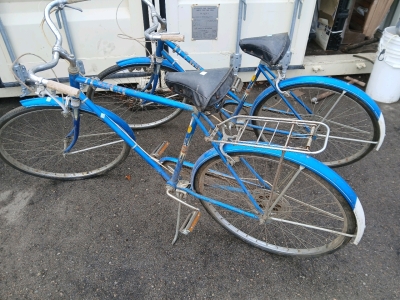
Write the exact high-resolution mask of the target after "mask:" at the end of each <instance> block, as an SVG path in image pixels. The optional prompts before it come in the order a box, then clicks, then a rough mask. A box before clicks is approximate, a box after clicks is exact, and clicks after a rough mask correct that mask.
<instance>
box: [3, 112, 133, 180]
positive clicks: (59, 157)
mask: <svg viewBox="0 0 400 300" xmlns="http://www.w3.org/2000/svg"><path fill="white" fill-rule="evenodd" d="M80 114H81V117H80V118H81V121H80V134H79V138H78V141H77V143H76V144H75V146H74V147H73V148H72V150H71V151H69V152H68V153H64V149H66V147H68V145H70V142H71V140H72V136H73V128H74V127H73V117H72V114H71V113H69V114H68V115H63V114H62V110H61V109H60V108H59V107H32V108H25V107H18V108H16V109H14V110H12V111H10V112H8V113H7V114H6V115H4V116H3V117H2V118H1V119H0V158H2V159H3V160H4V161H6V162H7V163H8V164H9V165H11V166H12V167H14V168H16V169H18V170H20V171H22V172H25V173H28V174H31V175H34V176H39V177H44V178H50V179H60V180H73V179H84V178H89V177H94V176H97V175H100V174H103V173H105V172H107V171H109V170H111V169H112V168H115V167H116V166H117V165H118V164H119V163H121V162H122V161H124V160H125V158H126V157H127V156H128V154H129V150H130V149H129V146H128V145H127V144H126V143H125V142H123V141H122V140H121V138H120V137H119V136H117V135H116V134H115V133H114V132H113V131H112V130H111V129H110V128H109V127H108V126H107V125H106V124H105V123H103V122H102V121H101V120H100V119H99V118H98V117H97V116H95V115H93V114H91V113H88V112H85V111H80Z"/></svg>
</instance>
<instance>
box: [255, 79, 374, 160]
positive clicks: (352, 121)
mask: <svg viewBox="0 0 400 300" xmlns="http://www.w3.org/2000/svg"><path fill="white" fill-rule="evenodd" d="M282 91H283V92H287V93H288V95H287V96H285V97H286V99H287V100H288V101H289V103H290V105H292V107H293V108H294V110H295V111H296V112H297V113H298V114H299V115H300V117H301V118H302V119H304V120H310V121H319V122H323V123H325V124H327V125H328V126H329V128H330V130H331V131H330V138H329V141H328V145H327V148H326V150H325V151H324V152H322V153H320V154H317V155H315V156H314V157H315V158H316V159H318V160H319V161H321V162H323V163H325V164H326V165H328V166H330V167H339V166H345V165H348V164H351V163H353V162H356V161H357V160H359V159H361V158H363V157H364V156H365V155H367V154H368V153H369V152H370V151H371V150H372V149H373V148H374V147H375V145H376V144H377V142H378V140H379V136H380V131H379V123H378V120H377V119H376V118H375V117H374V115H373V112H372V111H371V110H370V109H369V108H368V107H367V106H366V105H365V103H364V101H362V99H359V98H358V97H357V96H355V95H353V94H350V93H345V94H342V93H343V90H340V89H339V88H333V87H331V86H328V85H326V84H323V83H322V84H321V83H304V84H296V85H291V86H288V87H285V88H283V89H282ZM296 97H297V98H298V99H299V100H300V101H302V102H303V103H304V104H305V105H307V107H308V108H309V109H311V110H312V112H311V113H309V112H307V111H306V109H305V108H304V107H303V106H302V105H301V104H300V103H299V102H298V101H296V99H295V98H296ZM316 99H317V101H315V100H316ZM253 115H254V116H263V117H275V118H296V116H295V115H294V114H293V112H292V111H291V110H290V109H289V107H288V106H287V105H286V103H285V102H284V100H283V99H282V98H281V97H280V96H279V94H278V93H277V92H273V93H271V94H269V95H267V96H266V97H265V98H264V99H262V101H260V102H258V104H257V106H256V107H255V108H254V112H253ZM253 124H255V125H259V124H258V123H257V122H256V121H254V122H253ZM255 132H256V134H257V135H259V134H260V130H259V129H255ZM270 138H271V136H270V135H268V134H263V135H262V139H263V140H264V141H269V139H270ZM323 142H324V138H319V137H318V132H317V136H316V139H315V140H314V141H313V144H312V147H313V148H314V149H321V143H323ZM313 148H312V149H311V150H313Z"/></svg>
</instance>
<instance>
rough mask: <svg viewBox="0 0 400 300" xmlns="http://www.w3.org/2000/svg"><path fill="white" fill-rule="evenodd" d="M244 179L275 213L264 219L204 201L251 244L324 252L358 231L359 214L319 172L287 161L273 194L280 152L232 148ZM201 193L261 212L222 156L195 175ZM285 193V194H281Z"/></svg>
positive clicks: (315, 253)
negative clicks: (250, 152) (275, 154)
mask: <svg viewBox="0 0 400 300" xmlns="http://www.w3.org/2000/svg"><path fill="white" fill-rule="evenodd" d="M229 155H230V156H231V157H232V158H233V159H234V160H235V162H236V163H235V164H234V166H233V168H234V170H235V172H236V173H237V174H238V176H239V177H240V179H241V181H242V183H243V184H244V185H245V186H246V188H247V189H248V191H249V192H250V193H251V195H252V196H253V198H254V199H255V201H256V202H257V204H258V205H259V206H260V208H261V209H262V210H263V211H264V214H265V212H267V211H268V210H269V209H270V207H271V205H272V204H273V202H275V201H276V199H278V198H279V197H280V200H279V201H278V202H277V204H276V205H275V206H274V207H273V208H272V212H271V214H270V215H269V216H268V217H267V218H266V219H265V220H263V221H262V222H260V219H261V218H262V215H261V214H259V219H253V218H250V217H248V216H245V215H243V214H239V213H236V212H233V211H232V210H228V209H226V208H224V207H221V206H218V205H215V204H211V203H210V202H206V201H202V204H203V206H204V207H205V209H206V210H207V212H208V213H210V214H211V216H212V217H213V218H214V219H215V220H216V221H217V222H218V223H219V224H220V225H221V226H222V227H224V228H225V229H226V230H228V231H229V232H230V233H232V234H233V235H235V236H236V237H238V238H240V239H242V240H243V241H245V242H246V243H248V244H250V245H253V246H255V247H258V248H260V249H262V250H265V251H268V252H272V253H275V254H281V255H289V256H304V257H306V256H319V255H322V254H327V253H331V252H333V251H336V250H338V249H339V248H340V247H342V246H343V245H345V244H347V243H348V242H349V241H350V239H351V237H349V236H346V234H350V235H352V234H354V233H355V230H356V219H355V215H354V213H353V211H352V209H351V207H350V205H349V204H348V202H347V201H346V200H345V199H344V197H343V196H342V195H341V194H340V193H339V191H338V190H337V189H336V188H335V187H334V186H332V185H331V184H330V183H329V182H327V181H326V180H324V179H323V178H321V177H320V176H319V175H318V174H316V173H314V172H312V171H310V170H307V169H302V168H301V167H300V166H299V165H297V164H295V163H292V162H289V161H287V160H284V161H283V162H282V165H281V170H280V172H281V173H280V176H279V180H278V182H277V185H275V187H274V192H273V193H272V194H273V196H271V187H272V184H273V182H274V176H275V174H276V172H277V169H278V166H279V157H275V156H271V155H264V154H263V155H261V154H249V153H245V152H240V153H239V152H237V153H229ZM194 189H195V190H196V192H198V193H200V194H202V195H204V196H206V197H209V198H211V199H214V200H217V201H220V202H223V203H225V204H228V205H232V206H235V207H237V208H239V209H242V210H244V211H247V212H251V213H257V212H256V210H255V208H254V206H253V204H252V203H251V202H250V200H249V198H248V197H247V196H246V195H245V194H244V192H243V189H242V188H241V187H240V186H239V184H238V183H237V181H236V180H235V179H233V177H232V175H231V173H230V171H229V170H228V169H227V167H226V165H225V164H224V163H223V162H222V161H221V158H220V157H215V158H212V159H209V160H207V161H206V162H205V163H203V165H201V166H200V167H199V168H198V171H197V172H196V174H195V177H194ZM281 194H282V195H281Z"/></svg>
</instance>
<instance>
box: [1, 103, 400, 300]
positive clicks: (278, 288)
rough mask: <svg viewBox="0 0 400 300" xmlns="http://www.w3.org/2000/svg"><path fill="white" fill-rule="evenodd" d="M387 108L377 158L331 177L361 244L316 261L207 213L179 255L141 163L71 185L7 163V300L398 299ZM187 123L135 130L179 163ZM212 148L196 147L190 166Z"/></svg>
mask: <svg viewBox="0 0 400 300" xmlns="http://www.w3.org/2000/svg"><path fill="white" fill-rule="evenodd" d="M14 106H18V99H1V101H0V115H2V114H4V113H5V112H6V111H8V110H9V109H11V108H12V107H14ZM380 106H381V108H382V110H383V113H384V116H385V119H386V125H387V136H386V140H385V142H384V144H383V146H382V148H381V150H380V151H379V152H376V151H374V152H372V153H371V154H370V155H368V156H367V157H366V158H364V159H363V160H362V161H359V162H357V163H355V164H353V165H351V166H347V167H343V168H340V169H336V171H338V172H339V173H340V174H341V175H342V176H343V177H344V178H345V179H346V180H347V181H348V182H349V183H350V185H351V186H352V187H353V188H354V189H355V191H356V192H357V194H358V196H359V198H360V200H361V202H362V205H363V207H364V210H365V213H366V222H367V228H366V231H365V234H364V237H363V239H362V240H361V243H360V244H359V245H358V246H355V245H352V244H349V245H348V246H346V247H344V248H343V249H341V250H339V251H337V252H335V253H334V254H331V255H328V256H323V257H320V258H316V259H297V258H286V257H280V256H276V255H271V254H268V253H265V252H263V251H261V250H258V249H256V248H253V247H251V246H248V245H247V244H245V243H243V242H241V241H240V240H238V239H236V238H235V237H233V236H231V235H230V234H229V233H228V232H226V231H225V230H223V229H222V228H221V227H220V226H219V225H218V224H217V223H216V222H215V221H213V220H212V219H211V217H209V216H208V215H207V214H206V213H205V211H203V212H204V213H203V215H202V218H201V220H200V222H199V224H198V225H197V227H196V229H195V231H194V232H193V233H192V234H191V235H188V236H181V237H180V239H179V240H178V242H177V243H176V244H175V245H174V246H172V245H171V241H172V238H173V235H174V226H175V222H176V207H177V205H176V203H173V202H172V201H171V200H169V199H168V198H167V197H166V196H165V192H164V183H163V181H162V180H160V179H161V178H160V177H158V176H157V175H156V173H155V172H154V171H152V170H150V169H148V167H147V165H145V163H144V162H142V161H141V160H140V158H139V157H137V156H135V155H134V154H131V155H130V156H129V157H128V159H127V160H126V162H125V163H123V164H122V165H120V166H119V167H118V168H116V169H114V170H113V171H111V172H109V173H108V174H106V175H105V176H102V177H99V178H95V179H90V180H85V181H76V182H59V181H52V180H46V179H40V178H36V177H32V176H29V175H26V174H23V173H20V172H18V171H16V170H14V169H12V168H11V167H9V166H8V165H6V164H5V163H3V162H2V161H0V299H203V298H216V299H332V300H333V299H399V298H400V284H399V282H400V274H399V273H400V218H399V216H400V205H399V199H398V195H399V194H400V188H399V173H400V172H399V171H400V157H399V156H398V153H397V152H399V148H400V146H399V145H400V121H399V111H400V103H394V104H382V105H380ZM187 120H188V116H187V115H181V116H180V117H178V118H177V119H175V120H174V121H173V122H171V123H169V124H168V125H165V126H162V127H159V128H157V129H154V130H152V131H147V132H139V134H138V139H139V142H140V141H143V142H144V143H145V144H146V147H153V146H155V145H156V144H159V142H161V141H163V140H165V139H167V140H169V141H170V142H171V146H170V147H169V148H168V150H167V152H168V153H167V154H168V155H176V154H177V153H178V150H179V148H180V145H181V140H182V138H183V129H182V124H183V123H185V122H187ZM153 144H154V145H153ZM206 148H208V147H207V145H205V143H204V142H203V141H202V140H201V139H200V137H196V139H195V141H194V144H193V147H192V149H193V153H192V154H193V157H191V158H192V159H194V158H195V157H196V156H198V155H199V154H200V153H202V152H204V150H205V149H206ZM127 175H131V179H130V180H127V179H126V176H127Z"/></svg>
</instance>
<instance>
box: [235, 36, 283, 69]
mask: <svg viewBox="0 0 400 300" xmlns="http://www.w3.org/2000/svg"><path fill="white" fill-rule="evenodd" d="M239 46H240V48H241V49H242V50H243V52H245V53H247V54H250V55H252V56H255V57H258V58H260V59H262V60H263V61H264V62H266V63H267V64H268V65H269V66H274V65H276V64H277V63H279V61H280V60H281V59H282V58H283V56H284V55H285V53H286V52H287V50H288V49H289V47H290V38H289V35H288V34H287V33H286V32H285V33H277V34H272V35H266V36H259V37H252V38H247V39H241V40H240V42H239Z"/></svg>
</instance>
